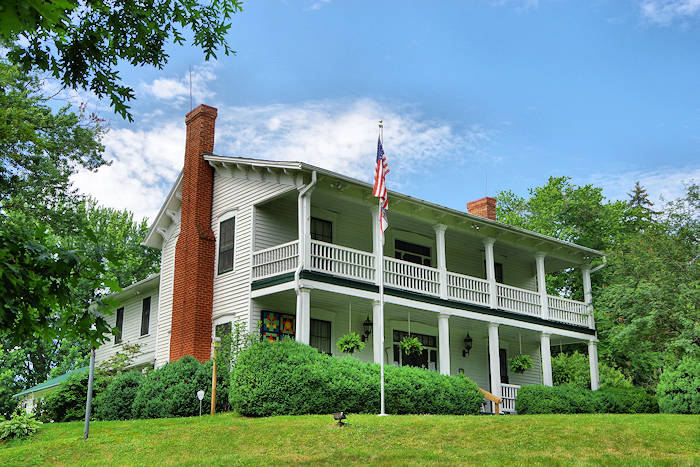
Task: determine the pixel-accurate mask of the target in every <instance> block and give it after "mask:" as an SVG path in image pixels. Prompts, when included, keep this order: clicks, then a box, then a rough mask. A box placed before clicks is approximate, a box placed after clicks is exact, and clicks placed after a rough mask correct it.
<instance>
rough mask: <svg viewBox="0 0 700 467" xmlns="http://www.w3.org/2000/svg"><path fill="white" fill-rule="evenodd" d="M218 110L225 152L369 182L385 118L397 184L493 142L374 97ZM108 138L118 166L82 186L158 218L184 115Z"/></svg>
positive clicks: (81, 178)
mask: <svg viewBox="0 0 700 467" xmlns="http://www.w3.org/2000/svg"><path fill="white" fill-rule="evenodd" d="M218 115H219V116H218V119H217V124H216V143H215V147H214V150H215V152H216V153H217V154H220V155H226V156H247V157H256V158H261V159H270V160H294V161H303V162H307V163H310V164H313V165H317V166H320V167H323V168H326V169H329V170H334V171H337V172H341V173H343V174H346V175H349V176H353V177H357V178H361V179H364V180H367V181H369V180H370V178H371V173H372V168H373V166H374V157H375V155H376V144H377V123H378V122H377V120H378V119H379V118H383V119H384V126H385V134H384V135H385V151H386V154H387V157H388V159H389V164H390V166H391V168H392V169H395V170H394V171H393V172H392V174H390V177H392V178H393V180H392V183H393V186H394V188H396V189H399V188H400V185H401V180H402V179H403V178H402V177H399V176H398V174H399V173H403V174H404V175H403V177H406V176H408V175H409V174H411V173H416V172H419V171H420V170H423V169H424V168H425V167H426V166H428V165H430V164H439V163H445V161H447V160H451V161H466V160H470V159H473V158H474V157H476V156H477V155H478V154H481V155H483V153H482V152H481V151H482V148H483V147H484V145H485V144H486V143H488V141H489V137H488V134H487V132H486V131H484V130H483V129H481V128H479V127H478V126H473V127H469V128H463V129H460V128H457V127H456V126H455V125H453V124H450V123H447V122H443V121H436V120H428V119H425V118H424V117H422V116H421V115H420V114H419V113H418V112H417V111H415V109H413V108H412V107H410V106H405V105H403V106H388V105H383V104H380V103H378V102H376V101H374V100H371V99H360V100H352V101H338V100H334V101H313V102H306V103H301V104H277V105H270V106H260V107H254V106H250V107H220V108H219V114H218ZM146 121H147V120H146ZM104 143H105V147H106V154H105V156H106V158H107V159H109V160H113V163H112V165H111V166H109V167H103V168H101V169H100V170H99V171H98V172H97V173H90V172H82V173H80V174H78V175H76V176H75V177H74V183H75V185H76V186H77V187H78V188H79V189H80V190H81V191H82V192H84V193H86V194H89V195H92V196H93V197H95V198H97V199H98V200H99V201H100V202H101V203H102V204H105V205H107V206H112V207H116V208H120V209H130V210H132V211H134V212H135V214H136V216H137V217H139V218H140V217H149V218H151V219H153V217H154V216H155V214H156V213H157V212H158V209H159V208H160V206H161V203H162V202H163V200H164V198H165V196H166V195H167V192H168V190H169V189H170V187H171V185H172V183H173V182H174V180H175V178H176V177H177V174H178V173H179V171H180V169H181V168H182V164H183V158H184V150H185V127H184V123H183V118H182V115H171V116H169V117H167V118H166V119H165V120H164V122H163V123H162V124H160V125H157V126H154V127H149V128H146V129H142V130H133V129H117V130H112V131H111V132H110V133H109V134H108V135H107V137H106V138H105V141H104ZM404 180H405V179H404Z"/></svg>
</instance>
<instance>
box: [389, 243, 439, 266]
mask: <svg viewBox="0 0 700 467" xmlns="http://www.w3.org/2000/svg"><path fill="white" fill-rule="evenodd" d="M394 257H395V258H396V259H402V260H404V261H408V262H411V263H416V264H422V265H423V266H430V247H427V246H422V245H416V244H415V243H410V242H404V241H403V240H394Z"/></svg>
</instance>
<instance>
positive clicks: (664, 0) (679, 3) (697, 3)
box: [641, 0, 700, 26]
mask: <svg viewBox="0 0 700 467" xmlns="http://www.w3.org/2000/svg"><path fill="white" fill-rule="evenodd" d="M641 10H642V16H643V17H644V18H646V19H648V20H649V21H651V22H652V23H654V24H658V25H661V26H667V25H669V24H671V23H673V22H674V21H675V20H684V19H688V18H691V17H693V16H696V15H699V14H700V0H643V1H642V3H641Z"/></svg>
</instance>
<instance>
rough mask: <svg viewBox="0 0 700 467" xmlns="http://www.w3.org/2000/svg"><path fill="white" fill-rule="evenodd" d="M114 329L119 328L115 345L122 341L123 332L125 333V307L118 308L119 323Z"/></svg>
mask: <svg viewBox="0 0 700 467" xmlns="http://www.w3.org/2000/svg"><path fill="white" fill-rule="evenodd" d="M114 327H115V328H117V330H116V334H115V335H114V343H115V344H119V343H120V342H121V341H122V331H124V307H120V308H117V323H116V325H115V326H114Z"/></svg>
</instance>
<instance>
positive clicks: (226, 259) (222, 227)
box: [218, 217, 236, 274]
mask: <svg viewBox="0 0 700 467" xmlns="http://www.w3.org/2000/svg"><path fill="white" fill-rule="evenodd" d="M235 234H236V218H235V217H231V218H230V219H226V220H225V221H222V222H221V223H220V224H219V260H218V265H219V266H218V273H219V274H223V273H225V272H229V271H233V249H234V244H235V241H234V240H235V238H234V237H235Z"/></svg>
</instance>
